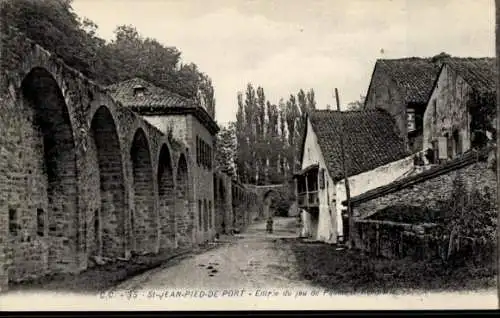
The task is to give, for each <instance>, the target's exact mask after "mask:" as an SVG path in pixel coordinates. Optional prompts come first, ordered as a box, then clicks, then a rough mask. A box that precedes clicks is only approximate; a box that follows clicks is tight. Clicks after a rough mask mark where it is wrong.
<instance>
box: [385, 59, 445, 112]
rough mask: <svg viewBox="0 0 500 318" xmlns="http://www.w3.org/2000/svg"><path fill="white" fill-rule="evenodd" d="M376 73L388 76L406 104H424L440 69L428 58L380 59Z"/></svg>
mask: <svg viewBox="0 0 500 318" xmlns="http://www.w3.org/2000/svg"><path fill="white" fill-rule="evenodd" d="M376 67H377V68H378V71H380V72H383V73H386V74H388V75H389V76H390V77H391V78H392V79H393V80H394V83H395V84H396V85H397V86H398V88H399V89H400V91H401V92H402V94H403V96H404V98H405V102H406V103H419V104H426V103H427V100H428V98H429V96H430V94H431V92H432V88H433V86H434V81H435V80H436V77H437V75H438V73H439V70H440V67H439V65H438V64H437V63H433V62H432V61H431V59H430V58H417V57H410V58H402V59H392V60H388V59H380V60H378V61H377V66H376Z"/></svg>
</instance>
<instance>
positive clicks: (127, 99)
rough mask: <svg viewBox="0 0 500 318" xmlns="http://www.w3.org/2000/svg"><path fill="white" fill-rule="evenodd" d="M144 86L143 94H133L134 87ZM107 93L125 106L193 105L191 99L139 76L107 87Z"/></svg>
mask: <svg viewBox="0 0 500 318" xmlns="http://www.w3.org/2000/svg"><path fill="white" fill-rule="evenodd" d="M136 87H144V89H145V90H144V94H143V95H135V96H134V88H136ZM107 91H108V92H109V94H110V95H111V96H112V97H113V98H114V99H116V100H118V101H119V102H121V103H122V104H123V106H125V107H132V108H139V109H140V108H159V107H160V108H161V107H194V104H193V101H192V100H190V99H188V98H185V97H182V96H180V95H178V94H176V93H173V92H170V91H168V90H166V89H163V88H160V87H157V86H155V85H153V84H152V83H149V82H147V81H145V80H143V79H141V78H137V77H136V78H132V79H129V80H126V81H123V82H120V83H116V84H113V85H110V86H108V87H107Z"/></svg>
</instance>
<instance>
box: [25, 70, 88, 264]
mask: <svg viewBox="0 0 500 318" xmlns="http://www.w3.org/2000/svg"><path fill="white" fill-rule="evenodd" d="M21 90H22V95H23V104H25V105H26V106H28V108H29V110H27V112H28V114H29V115H28V118H29V121H30V122H31V127H32V130H30V131H29V132H28V133H27V134H26V136H29V137H28V138H29V140H27V141H26V142H27V143H29V145H28V144H27V145H26V148H27V151H28V152H30V153H25V154H23V156H24V157H25V158H30V159H29V160H27V161H26V163H25V166H26V169H27V174H28V175H29V177H28V178H29V179H30V183H31V184H32V186H31V187H30V188H31V189H29V190H28V191H29V192H28V193H27V198H28V200H29V201H27V203H28V206H27V208H28V210H29V213H37V214H38V218H37V217H36V216H35V217H34V218H32V219H35V220H37V223H38V224H37V226H40V223H44V222H45V221H46V225H45V224H43V226H42V227H43V228H41V229H40V230H39V231H36V232H38V235H39V236H46V237H47V242H48V267H49V269H50V270H51V271H53V272H58V271H74V270H76V268H77V266H78V264H77V262H78V260H77V259H76V255H77V253H78V252H79V250H78V246H79V244H80V241H81V238H80V231H79V224H80V222H79V211H78V181H77V177H78V176H77V174H78V172H77V164H76V157H77V156H76V144H75V139H74V132H73V127H72V124H71V121H70V115H69V111H68V107H67V105H66V102H65V101H64V97H63V95H62V91H61V88H60V87H59V85H58V84H57V82H56V80H55V79H54V77H53V76H52V75H51V73H49V72H48V71H47V70H46V69H44V68H39V67H36V68H33V69H32V70H31V71H30V72H29V73H28V74H27V75H26V76H25V78H24V79H23V81H22V83H21ZM44 211H46V213H45V212H44ZM36 232H35V233H36ZM34 252H38V251H34Z"/></svg>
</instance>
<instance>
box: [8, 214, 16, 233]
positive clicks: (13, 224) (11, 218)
mask: <svg viewBox="0 0 500 318" xmlns="http://www.w3.org/2000/svg"><path fill="white" fill-rule="evenodd" d="M17 230H18V222H17V210H16V209H9V233H10V235H11V236H17Z"/></svg>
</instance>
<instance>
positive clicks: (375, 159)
mask: <svg viewBox="0 0 500 318" xmlns="http://www.w3.org/2000/svg"><path fill="white" fill-rule="evenodd" d="M309 119H310V121H311V124H312V127H313V130H314V132H315V133H316V136H317V138H318V143H319V146H320V148H321V152H322V153H323V156H324V158H325V161H326V165H327V168H328V171H329V172H330V175H331V177H332V178H333V179H335V180H340V179H343V170H342V156H341V152H340V149H341V148H340V140H341V139H340V136H341V135H340V133H341V132H343V138H344V139H343V144H344V149H345V158H346V168H347V173H348V175H349V176H353V175H357V174H360V173H362V172H365V171H369V170H372V169H374V168H377V167H379V166H383V165H385V164H387V163H390V162H393V161H397V160H399V159H402V158H404V157H406V156H407V155H409V154H408V153H407V152H406V150H405V146H404V142H403V140H402V139H401V138H400V137H399V135H398V133H397V128H396V126H395V123H394V121H393V119H392V117H391V116H390V114H389V113H387V112H386V111H384V110H379V109H373V110H361V111H348V112H339V111H331V110H313V111H311V112H310V114H309ZM342 126H343V128H342Z"/></svg>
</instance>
